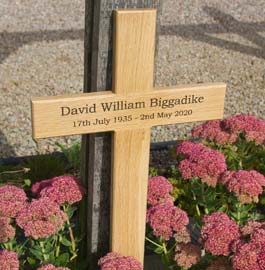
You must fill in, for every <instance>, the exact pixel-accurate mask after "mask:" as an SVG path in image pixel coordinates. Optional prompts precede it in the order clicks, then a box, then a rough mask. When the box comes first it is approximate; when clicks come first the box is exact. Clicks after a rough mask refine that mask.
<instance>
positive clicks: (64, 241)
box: [60, 237, 72, 247]
mask: <svg viewBox="0 0 265 270" xmlns="http://www.w3.org/2000/svg"><path fill="white" fill-rule="evenodd" d="M60 242H61V243H62V244H63V245H64V246H66V247H70V246H71V245H72V243H71V241H69V240H68V239H67V238H66V237H63V238H62V239H61V240H60Z"/></svg>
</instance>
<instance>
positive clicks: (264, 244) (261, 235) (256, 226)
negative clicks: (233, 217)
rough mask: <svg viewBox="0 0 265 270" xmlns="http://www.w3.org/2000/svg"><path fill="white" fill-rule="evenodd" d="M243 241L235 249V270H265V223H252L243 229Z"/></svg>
mask: <svg viewBox="0 0 265 270" xmlns="http://www.w3.org/2000/svg"><path fill="white" fill-rule="evenodd" d="M241 231H242V235H243V236H245V239H241V241H239V242H238V244H237V245H236V246H235V248H234V252H235V255H234V256H233V259H232V264H233V269H235V270H247V269H251V270H252V269H255V270H264V269H265V223H264V222H256V221H251V222H248V223H247V224H246V225H245V226H244V227H243V228H242V229H241Z"/></svg>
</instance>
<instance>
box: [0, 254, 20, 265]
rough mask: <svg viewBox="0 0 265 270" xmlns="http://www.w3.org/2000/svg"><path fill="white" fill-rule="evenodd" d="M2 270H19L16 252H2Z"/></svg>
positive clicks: (0, 259) (0, 263) (0, 255)
mask: <svg viewBox="0 0 265 270" xmlns="http://www.w3.org/2000/svg"><path fill="white" fill-rule="evenodd" d="M0 270H19V261H18V258H17V254H16V253H15V252H13V251H8V250H0Z"/></svg>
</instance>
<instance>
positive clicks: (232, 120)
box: [223, 114, 265, 144]
mask: <svg viewBox="0 0 265 270" xmlns="http://www.w3.org/2000/svg"><path fill="white" fill-rule="evenodd" d="M223 123H224V126H225V128H226V129H227V130H229V131H230V133H234V134H240V133H244V134H245V137H246V140H247V141H254V142H255V143H256V144H262V143H264V142H265V132H264V130H265V120H262V119H257V118H256V117H255V116H253V115H245V114H239V115H234V116H231V117H228V118H226V119H225V120H224V121H223Z"/></svg>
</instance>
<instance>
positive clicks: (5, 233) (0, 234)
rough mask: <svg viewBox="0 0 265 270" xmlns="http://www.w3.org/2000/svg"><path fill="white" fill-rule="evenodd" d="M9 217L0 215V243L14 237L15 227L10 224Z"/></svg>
mask: <svg viewBox="0 0 265 270" xmlns="http://www.w3.org/2000/svg"><path fill="white" fill-rule="evenodd" d="M10 221H11V220H10V218H7V217H0V228H1V229H0V243H4V242H7V241H8V240H9V239H12V238H14V237H15V233H16V232H15V228H14V227H12V226H11V225H10Z"/></svg>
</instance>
